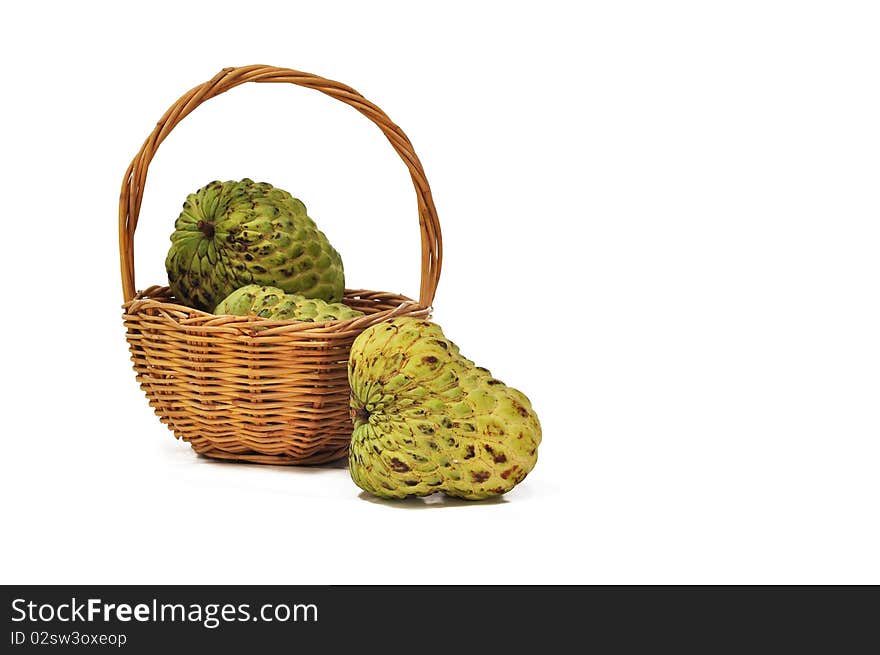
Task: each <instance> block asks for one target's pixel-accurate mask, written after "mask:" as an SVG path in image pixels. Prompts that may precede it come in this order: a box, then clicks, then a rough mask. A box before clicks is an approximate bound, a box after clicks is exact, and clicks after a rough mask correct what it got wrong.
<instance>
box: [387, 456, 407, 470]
mask: <svg viewBox="0 0 880 655" xmlns="http://www.w3.org/2000/svg"><path fill="white" fill-rule="evenodd" d="M390 465H391V469H392V470H394V471H397V472H398V473H406V472H407V471H409V466H407V465H406V464H405V463H404V462H401V461H400V460H399V459H397V458H396V457H393V458H392V459H391V462H390Z"/></svg>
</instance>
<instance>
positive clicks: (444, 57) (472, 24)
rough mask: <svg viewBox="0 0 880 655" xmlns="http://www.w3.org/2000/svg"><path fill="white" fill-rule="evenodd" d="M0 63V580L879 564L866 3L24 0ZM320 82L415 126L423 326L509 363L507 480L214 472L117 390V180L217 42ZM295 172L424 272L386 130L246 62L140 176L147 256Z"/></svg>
mask: <svg viewBox="0 0 880 655" xmlns="http://www.w3.org/2000/svg"><path fill="white" fill-rule="evenodd" d="M3 22H4V25H3V38H2V39H0V54H2V57H3V61H4V71H3V84H2V92H0V93H2V97H3V102H2V104H0V117H2V123H0V130H2V147H0V166H2V170H0V174H2V178H0V179H2V180H3V184H2V187H3V199H2V217H0V220H2V224H0V225H2V227H0V230H2V232H0V234H2V246H3V247H2V257H0V267H2V275H3V280H4V283H5V286H4V288H5V293H4V300H3V304H2V307H3V310H2V311H3V321H2V322H0V330H2V341H0V347H2V349H3V351H2V371H3V375H2V378H0V379H2V380H3V393H2V404H3V421H2V425H0V431H2V439H3V444H2V460H0V461H2V467H3V470H2V485H3V490H2V501H0V503H2V525H3V532H4V537H3V538H2V540H0V553H2V557H0V581H2V582H4V583H25V582H30V583H84V582H100V583H428V582H469V583H489V582H498V583H518V582H524V583H550V582H565V583H568V582H571V583H860V582H872V583H880V558H878V557H877V553H878V551H880V530H878V499H880V475H878V464H880V444H878V437H880V415H878V397H880V395H878V394H880V373H878V371H880V339H878V337H880V309H878V284H880V257H878V251H880V249H878V246H880V242H878V241H880V220H878V219H880V213H878V210H880V193H878V183H880V83H878V81H880V75H878V73H880V39H878V38H877V36H878V33H880V16H878V13H877V9H876V5H875V4H872V3H869V2H865V3H855V2H824V3H823V2H730V3H718V2H715V3H703V2H669V3H652V2H641V3H640V2H614V3H612V2H608V3H573V2H572V3H562V2H559V3H554V2H542V3H534V4H533V5H532V4H529V5H525V4H517V3H508V2H505V3H476V2H463V3H456V2H444V3H436V4H435V5H434V6H433V8H427V7H426V6H425V5H423V4H422V3H377V2H371V3H359V4H355V3H352V4H350V5H349V4H339V3H313V2H309V3H300V2H278V3H267V2H246V3H241V2H236V3H227V2H220V1H213V2H210V3H182V2H175V3H160V2H151V3H148V4H145V3H138V4H137V5H135V4H131V3H107V5H106V6H105V7H102V6H101V5H99V4H96V3H89V2H77V3H60V2H59V3H36V2H35V3H14V4H10V5H9V6H7V7H6V8H5V9H4V19H3ZM250 63H268V64H274V65H279V66H287V67H291V68H298V69H301V70H306V71H311V72H315V73H318V74H321V75H324V76H327V77H330V78H333V79H338V80H340V81H343V82H346V83H348V84H350V85H352V86H354V87H355V88H357V89H358V90H359V91H361V92H362V93H364V94H365V95H366V96H367V97H368V98H370V99H371V100H373V101H374V102H376V103H377V104H379V105H380V106H381V107H382V108H383V109H385V110H386V111H387V112H388V114H389V115H390V116H391V117H392V118H393V119H394V120H395V121H396V122H398V123H399V124H400V125H401V126H402V127H403V128H404V130H405V131H406V132H407V134H408V135H409V136H410V138H411V139H412V141H413V143H414V144H415V147H416V149H417V151H418V152H419V154H420V156H421V158H422V161H423V164H424V166H425V170H426V172H427V174H428V177H429V179H430V181H431V183H432V187H433V191H434V197H435V199H436V202H437V207H438V210H439V213H440V219H441V223H442V226H443V241H444V245H445V248H446V251H445V252H446V258H445V261H444V268H443V275H442V279H441V282H440V287H439V291H438V293H437V297H436V301H435V314H434V316H435V319H436V320H437V322H439V323H440V324H441V325H442V326H443V328H444V330H445V331H446V333H447V335H448V336H449V337H450V338H451V339H453V340H454V341H455V342H457V343H458V344H459V345H460V346H461V348H462V351H463V353H464V354H465V355H467V356H469V357H470V358H472V359H474V360H476V361H477V362H478V363H479V364H482V365H484V366H487V367H489V368H491V369H492V371H493V373H494V374H495V375H496V376H497V377H499V378H501V379H502V380H504V381H506V382H507V383H508V384H510V385H512V386H515V387H517V388H520V389H521V390H523V391H524V392H525V393H526V394H527V395H528V396H529V397H530V398H531V399H532V401H533V404H534V406H535V408H536V410H537V412H538V414H539V416H540V418H541V420H542V423H543V428H544V443H543V444H542V446H541V448H540V451H539V454H540V458H539V462H538V465H537V468H536V469H535V471H534V472H533V473H532V474H531V475H530V476H529V477H528V478H527V480H526V481H525V482H524V483H523V484H522V485H521V486H520V487H518V488H517V489H515V490H514V491H513V492H511V493H510V494H508V495H507V496H505V497H504V498H503V500H501V501H499V502H496V503H462V502H449V501H443V500H442V499H437V498H435V499H432V500H431V501H430V502H424V501H418V500H417V501H412V502H407V503H402V504H401V503H384V502H378V501H375V500H370V499H368V498H366V497H364V496H361V495H360V494H359V489H357V487H355V485H354V484H353V483H352V482H351V481H350V479H349V477H348V473H347V471H346V470H345V469H344V468H340V467H336V468H334V467H327V468H320V469H296V468H290V469H287V468H263V467H258V466H241V465H230V464H218V463H214V462H211V461H208V460H205V459H202V458H199V457H197V456H195V455H194V454H193V452H192V451H191V450H190V449H189V447H188V446H187V445H186V444H184V443H181V442H177V441H175V440H174V439H173V438H172V435H171V433H170V432H169V431H168V430H167V429H166V428H165V427H164V426H162V425H161V424H160V423H159V422H158V420H157V419H156V418H155V416H154V415H153V414H152V411H151V410H150V409H149V408H148V406H147V403H146V400H145V399H144V397H143V395H142V394H141V392H140V390H139V389H138V388H137V385H136V384H135V380H134V374H133V372H132V371H131V368H130V362H129V360H128V353H127V348H126V343H125V340H124V332H123V329H122V323H121V320H120V308H119V306H120V304H121V301H122V298H121V290H120V285H119V274H118V250H117V234H116V220H117V198H118V189H119V185H120V182H121V179H122V174H123V172H124V170H125V167H126V165H127V164H128V162H129V161H130V159H131V157H132V156H133V155H134V153H135V152H136V150H137V149H138V147H139V146H140V144H141V142H142V141H143V139H144V138H145V137H146V136H147V134H148V133H149V131H150V130H151V128H152V126H153V125H154V124H155V122H156V120H157V119H158V118H159V116H160V115H161V114H162V113H163V112H164V111H165V109H166V108H167V107H168V105H170V104H171V103H172V102H173V101H174V100H175V99H176V98H177V97H178V96H179V95H180V94H182V93H183V92H184V91H185V90H187V89H188V88H190V87H191V86H194V85H196V84H198V83H200V82H202V81H204V80H205V79H208V78H209V77H211V76H212V75H213V74H214V73H215V72H217V71H218V70H219V69H220V68H222V67H224V66H230V65H243V64H250ZM244 176H250V177H253V178H255V179H261V180H266V181H270V182H273V183H274V184H276V185H278V186H281V187H282V188H286V189H288V190H290V191H291V192H292V193H294V195H297V196H299V197H301V198H302V199H303V200H304V201H305V202H306V204H307V206H308V207H309V210H310V213H311V214H312V215H313V216H314V217H316V218H317V220H318V221H319V223H320V225H321V226H322V227H323V228H324V230H325V231H326V232H327V234H328V236H329V237H330V239H331V240H332V242H333V243H334V244H335V245H336V247H337V248H338V249H339V250H340V251H341V253H342V254H343V257H344V259H345V264H346V271H347V274H348V283H349V285H350V286H359V287H366V288H372V289H383V290H388V291H396V292H402V293H407V294H410V295H414V294H416V293H417V290H418V266H419V247H418V229H417V217H416V208H415V197H414V194H413V191H412V187H411V185H410V183H409V180H408V176H407V173H406V170H405V168H404V166H403V165H402V164H401V163H400V161H399V160H398V159H397V158H396V155H395V154H394V152H393V151H392V150H391V148H390V147H389V146H388V144H387V143H386V142H385V141H384V140H383V137H382V135H381V133H380V132H379V131H378V130H377V129H376V128H375V127H373V126H372V125H371V124H370V123H369V121H367V120H366V119H364V118H363V117H362V116H360V115H359V114H357V112H355V111H353V110H351V109H350V108H348V107H345V106H343V105H341V104H339V103H337V102H335V101H333V100H331V99H329V98H327V97H325V96H322V95H320V94H318V93H315V92H312V91H308V90H305V89H300V88H295V87H287V86H284V87H282V86H280V85H247V86H245V87H241V88H238V89H235V90H233V91H232V92H230V93H228V94H226V95H224V96H222V97H220V98H217V99H215V100H212V101H211V102H210V103H208V104H206V105H204V106H202V107H200V108H199V109H198V110H197V111H196V112H195V113H194V114H193V115H192V116H190V117H189V118H187V119H186V120H185V121H184V122H183V123H182V124H181V125H180V126H179V127H178V128H177V129H176V130H175V131H174V133H173V134H172V135H171V136H170V137H169V138H168V140H167V141H166V142H165V144H164V145H163V146H162V148H161V149H160V151H159V153H158V155H157V156H156V158H155V160H154V163H153V165H152V167H151V169H150V179H149V183H148V185H147V191H146V199H145V202H144V206H143V211H142V215H141V227H140V229H139V230H138V234H137V258H136V259H137V283H138V286H139V287H144V286H147V285H150V284H155V283H164V281H165V273H164V269H163V261H164V257H165V253H166V250H167V246H168V235H169V234H170V233H171V230H172V225H173V221H174V219H175V217H176V216H177V213H178V212H179V208H180V204H181V203H182V201H183V199H184V197H185V196H186V194H187V193H189V192H191V191H193V190H195V189H196V188H198V187H199V186H201V185H203V184H205V183H206V182H208V181H210V180H212V179H215V178H219V179H231V178H240V177H244Z"/></svg>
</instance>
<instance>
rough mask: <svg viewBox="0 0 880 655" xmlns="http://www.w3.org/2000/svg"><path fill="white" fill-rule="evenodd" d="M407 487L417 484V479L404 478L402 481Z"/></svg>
mask: <svg viewBox="0 0 880 655" xmlns="http://www.w3.org/2000/svg"><path fill="white" fill-rule="evenodd" d="M403 483H404V484H405V485H406V486H407V487H414V486H416V485H417V484H418V480H404V482H403Z"/></svg>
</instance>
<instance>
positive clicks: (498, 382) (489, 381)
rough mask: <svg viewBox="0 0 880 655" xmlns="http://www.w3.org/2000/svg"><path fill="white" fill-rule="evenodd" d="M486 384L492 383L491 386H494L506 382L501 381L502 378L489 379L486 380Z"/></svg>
mask: <svg viewBox="0 0 880 655" xmlns="http://www.w3.org/2000/svg"><path fill="white" fill-rule="evenodd" d="M486 384H488V385H491V386H493V387H494V386H495V385H496V384H504V383H503V382H501V380H495V379H492V380H488V381H487V382H486Z"/></svg>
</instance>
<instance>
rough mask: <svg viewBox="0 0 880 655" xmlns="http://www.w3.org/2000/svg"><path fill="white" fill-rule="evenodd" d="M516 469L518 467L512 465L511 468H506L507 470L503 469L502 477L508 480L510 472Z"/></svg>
mask: <svg viewBox="0 0 880 655" xmlns="http://www.w3.org/2000/svg"><path fill="white" fill-rule="evenodd" d="M514 471H516V467H515V466H511V467H510V468H509V469H507V470H505V471H501V477H502V478H503V479H504V480H506V479H507V478H509V477H510V474H511V473H513V472H514Z"/></svg>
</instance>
